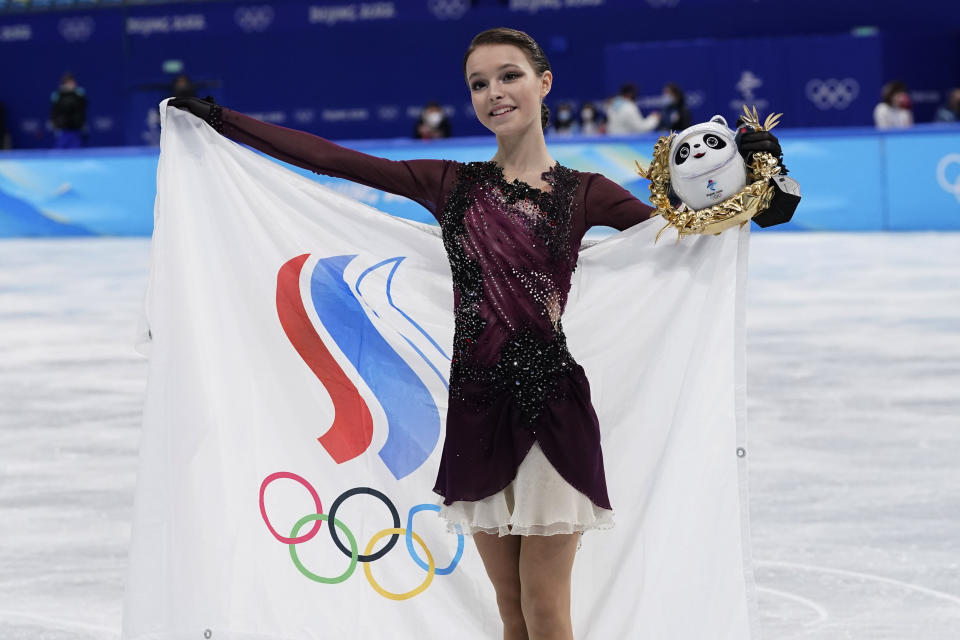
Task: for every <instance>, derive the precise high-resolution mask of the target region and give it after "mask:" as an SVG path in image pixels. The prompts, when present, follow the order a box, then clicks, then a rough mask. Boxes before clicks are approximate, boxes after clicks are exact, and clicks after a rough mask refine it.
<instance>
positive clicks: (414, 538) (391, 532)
mask: <svg viewBox="0 0 960 640" xmlns="http://www.w3.org/2000/svg"><path fill="white" fill-rule="evenodd" d="M284 478H286V479H289V480H294V481H295V482H298V483H299V484H301V485H302V486H303V487H304V488H305V489H306V490H307V492H309V494H310V497H311V498H312V499H313V503H314V506H315V512H314V513H309V514H307V515H305V516H303V517H302V518H300V519H299V520H298V521H297V522H296V524H294V525H293V529H292V530H291V531H290V535H289V536H283V535H280V533H278V532H277V530H276V529H275V528H274V527H273V524H272V523H271V522H270V518H268V517H267V509H266V505H265V504H264V494H265V493H266V491H267V487H268V486H270V484H271V483H272V482H274V481H275V480H280V479H284ZM364 494H366V495H370V496H373V497H374V498H377V499H378V500H380V501H381V502H383V504H384V505H386V507H387V509H388V510H389V511H390V516H391V518H392V520H393V526H392V527H389V528H386V529H383V530H382V531H379V532H377V533H375V534H374V535H373V537H372V538H370V540H369V541H368V542H367V545H366V547H365V548H364V550H363V553H362V554H361V553H360V546H359V544H358V543H357V539H356V536H354V534H353V532H352V531H351V530H350V529H349V528H348V527H347V525H346V524H344V523H343V522H342V521H341V520H338V519H337V518H336V514H337V510H339V509H340V507H342V506H343V503H344V502H345V501H346V500H347V499H349V498H351V497H353V496H356V495H364ZM420 511H437V512H439V511H440V506H439V505H435V504H419V505H417V506H415V507H412V508H411V509H410V511H409V512H408V513H407V522H406V525H407V526H406V527H405V528H403V527H401V526H400V514H399V512H398V511H397V508H396V507H395V506H394V504H393V502H391V501H390V499H389V498H388V497H387V496H386V495H384V494H383V493H381V492H380V491H377V490H376V489H372V488H370V487H356V488H354V489H350V490H348V491H345V492H343V493H341V494H340V496H339V497H337V499H336V500H334V501H333V504H332V505H331V506H330V511H329V512H328V513H324V512H323V505H322V504H321V502H320V495H319V494H318V493H317V490H316V489H314V487H313V485H311V484H310V483H309V482H308V481H307V480H306V479H304V478H303V477H302V476H299V475H297V474H295V473H291V472H289V471H278V472H276V473H272V474H270V475H268V476H267V477H266V478H264V480H263V482H262V483H261V485H260V515H261V516H262V517H263V522H264V523H265V524H266V525H267V529H269V530H270V533H271V535H273V537H274V538H276V539H277V540H278V541H279V542H282V543H283V544H285V545H288V546H289V547H290V559H291V560H292V561H293V565H294V566H295V567H296V568H297V570H298V571H299V572H300V573H301V574H303V575H304V576H305V577H307V578H309V579H310V580H312V581H314V582H319V583H321V584H340V583H341V582H344V581H346V580H347V579H349V578H350V576H352V575H353V573H354V571H355V570H356V568H357V563H358V562H359V563H363V573H364V574H365V575H366V576H367V582H369V583H370V586H371V587H373V589H374V591H376V592H377V593H379V594H380V595H381V596H383V597H384V598H388V599H390V600H408V599H410V598H412V597H414V596H416V595H418V594H420V593H423V592H424V591H425V590H426V589H427V587H429V586H430V584H431V583H432V582H433V578H434V576H443V575H449V574H451V573H453V571H454V569H456V568H457V565H458V564H459V563H460V559H461V557H462V556H463V548H464V539H463V533H458V534H457V552H456V553H455V554H454V556H453V559H452V560H451V561H450V564H448V565H447V566H446V567H443V568H440V569H438V568H437V566H436V563H435V561H434V558H433V554H432V553H430V549H428V548H427V545H426V543H425V542H424V541H423V538H421V537H420V536H419V535H417V534H416V533H415V532H414V530H413V517H414V516H415V515H416V514H417V513H419V512H420ZM321 522H326V523H327V531H329V532H330V537H331V538H332V539H333V543H334V544H335V545H336V546H337V548H338V549H340V551H341V552H342V553H343V554H344V555H345V556H346V557H348V558H349V559H350V564H349V565H348V566H347V568H346V570H344V571H343V573H341V574H340V575H336V576H322V575H319V574H316V573H314V572H313V571H311V570H310V569H308V568H307V567H306V566H304V564H303V562H301V560H300V557H299V555H298V554H297V545H299V544H303V543H305V542H309V541H310V540H312V539H313V538H314V537H315V536H316V535H317V533H318V532H319V531H320V527H321ZM309 523H313V524H312V525H311V526H310V529H309V531H307V532H306V533H303V534H301V533H300V531H301V530H302V529H303V528H304V527H305V526H307V525H308V524H309ZM457 528H458V529H459V525H458V527H457ZM337 529H339V530H340V531H341V532H343V536H344V537H345V538H346V544H345V543H344V541H343V540H342V539H341V538H340V535H339V534H338V533H337ZM387 536H390V540H389V541H388V542H387V544H386V545H384V547H383V548H382V549H380V550H379V551H377V552H376V553H373V547H374V545H375V544H376V543H377V542H378V541H379V540H380V539H381V538H385V537H387ZM400 536H403V537H404V540H405V542H406V547H407V552H408V553H409V554H410V557H411V558H412V559H413V561H414V562H415V563H416V564H417V566H419V567H420V568H421V569H423V570H424V571H426V577H424V579H423V582H421V583H420V584H419V585H418V586H416V587H415V588H413V589H411V590H410V591H406V592H403V593H394V592H391V591H388V590H386V589H384V588H383V587H382V586H381V585H380V584H379V583H378V582H377V581H376V579H375V578H374V577H373V571H372V570H371V568H370V564H371V563H372V562H374V561H375V560H379V559H380V558H382V557H383V556H385V555H386V554H387V553H389V552H390V550H391V549H393V547H394V546H396V544H397V540H399V537H400ZM414 542H416V543H417V545H419V547H420V548H421V549H422V550H423V553H424V555H425V556H426V561H424V560H423V559H422V558H421V557H420V555H419V554H418V553H417V551H416V549H415V548H414V545H413V543H414Z"/></svg>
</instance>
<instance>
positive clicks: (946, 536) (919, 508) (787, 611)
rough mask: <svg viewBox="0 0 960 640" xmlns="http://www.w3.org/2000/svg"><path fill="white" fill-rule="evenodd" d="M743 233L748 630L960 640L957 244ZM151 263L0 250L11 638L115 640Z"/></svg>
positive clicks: (95, 245)
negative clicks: (142, 312)
mask: <svg viewBox="0 0 960 640" xmlns="http://www.w3.org/2000/svg"><path fill="white" fill-rule="evenodd" d="M751 243H752V244H751V248H750V251H751V256H750V284H749V286H748V308H747V338H748V339H747V367H748V369H747V375H748V392H747V393H748V410H749V426H748V434H749V443H750V446H749V449H748V456H749V461H750V486H751V503H750V515H751V525H752V531H753V550H754V566H755V571H756V577H757V584H758V587H759V596H760V623H761V625H760V627H761V631H762V638H763V639H764V640H793V639H800V638H803V639H805V640H806V639H816V640H836V639H842V638H850V639H863V640H887V639H888V640H906V639H914V638H916V639H923V640H947V639H951V640H953V639H956V638H960V464H958V463H960V234H946V233H944V234H936V233H915V234H913V233H912V234H906V233H905V234H882V233H866V234H852V233H832V234H815V233H804V234H800V233H797V234H755V235H754V237H753V238H752V241H751ZM148 259H149V243H148V241H147V240H145V239H134V240H125V239H95V240H6V241H2V242H0V638H3V639H5V640H20V639H27V638H29V639H31V640H37V639H55V638H104V639H106V638H117V637H118V636H119V626H120V616H121V600H122V594H123V582H124V576H125V569H126V562H127V547H128V542H129V536H130V521H131V517H132V503H133V489H134V482H135V478H136V467H137V446H138V440H139V419H140V411H141V403H142V399H143V394H144V387H145V384H146V379H145V375H146V363H145V361H144V360H143V359H142V358H141V357H140V356H138V355H136V354H135V353H134V351H133V348H132V343H133V339H134V334H135V328H136V320H137V315H138V311H139V305H140V302H141V298H142V294H143V288H144V283H145V278H146V268H147V263H148ZM623 613H624V615H629V614H630V612H627V611H625V612H623ZM691 615H696V611H691ZM657 640H660V639H657ZM695 640H701V639H695Z"/></svg>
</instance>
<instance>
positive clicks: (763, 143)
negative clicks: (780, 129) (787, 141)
mask: <svg viewBox="0 0 960 640" xmlns="http://www.w3.org/2000/svg"><path fill="white" fill-rule="evenodd" d="M737 150H738V151H740V155H741V156H743V159H744V160H746V161H747V163H748V164H749V163H750V160H751V156H752V155H753V154H754V153H757V152H762V151H765V152H767V153H769V154H770V155H772V156H773V157H774V158H779V157H780V156H781V154H783V151H782V150H781V149H780V141H779V140H777V137H776V136H775V135H773V134H772V133H770V132H769V131H745V132H743V133H738V134H737Z"/></svg>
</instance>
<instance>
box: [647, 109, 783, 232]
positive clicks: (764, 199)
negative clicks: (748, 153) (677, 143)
mask: <svg viewBox="0 0 960 640" xmlns="http://www.w3.org/2000/svg"><path fill="white" fill-rule="evenodd" d="M743 113H744V124H745V125H746V126H748V127H751V128H752V129H753V130H754V131H769V130H770V129H773V128H774V127H775V126H777V125H778V124H780V116H782V115H783V114H782V113H777V114H770V115H768V116H767V118H766V120H764V122H763V124H760V117H759V116H758V115H757V108H756V107H753V111H752V112H751V111H750V110H749V109H748V108H747V105H743ZM676 135H677V134H676V132H671V133H670V135H669V136H661V137H660V139H659V140H657V142H656V144H655V145H654V146H653V162H651V163H650V166H649V167H647V168H646V169H644V168H643V167H641V166H640V163H639V162H637V163H636V164H637V173H639V174H640V177H642V178H646V179H647V180H649V181H650V202H651V203H652V204H653V206H654V207H656V211H655V212H654V214H655V215H656V214H660V215H661V216H663V217H664V218H665V219H666V220H667V224H666V225H664V227H663V229H660V231H658V232H657V237H656V239H655V240H654V242H656V241H657V240H659V239H660V234H661V233H663V232H664V231H665V230H666V229H667V228H668V227H674V228H676V229H677V232H678V235H677V242H679V241H680V238H682V237H683V236H688V235H692V234H696V233H699V234H712V235H716V234H718V233H720V232H722V231H725V230H726V229H729V228H730V227H732V226H734V225H737V224H740V225H742V224H745V223H747V222H749V221H750V219H751V218H753V217H754V216H755V215H757V214H758V213H760V212H761V211H764V210H765V209H766V208H767V207H769V206H770V201H771V200H772V199H773V194H774V187H773V186H772V185H771V184H770V178H772V177H773V176H775V175H778V174H779V173H780V162H779V161H778V160H777V158H774V157H773V156H772V155H771V154H769V153H766V152H757V153H754V154H753V158H752V159H751V162H750V164H749V165H748V166H747V169H748V173H747V181H748V182H747V186H745V187H744V188H743V189H741V190H740V191H738V192H737V193H736V194H735V195H733V196H731V197H729V198H727V199H726V200H724V201H723V202H720V203H718V204H715V205H713V206H712V207H707V208H706V209H697V210H693V209H690V208H689V207H687V205H685V204H683V203H681V204H680V206H679V207H674V206H673V205H672V204H671V203H670V198H669V197H668V196H667V194H668V193H670V145H671V143H672V142H673V139H674V137H675V136H676Z"/></svg>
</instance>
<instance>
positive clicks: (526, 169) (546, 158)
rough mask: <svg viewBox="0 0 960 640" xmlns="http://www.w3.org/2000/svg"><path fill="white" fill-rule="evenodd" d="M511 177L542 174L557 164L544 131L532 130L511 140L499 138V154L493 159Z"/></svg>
mask: <svg viewBox="0 0 960 640" xmlns="http://www.w3.org/2000/svg"><path fill="white" fill-rule="evenodd" d="M492 160H493V162H495V163H497V164H498V165H500V166H501V167H503V168H504V170H506V172H507V173H509V174H510V175H526V174H533V173H536V174H538V175H539V174H540V173H541V172H543V171H547V170H548V169H550V167H552V166H553V165H554V164H556V161H555V160H554V159H553V158H551V157H550V152H549V151H548V150H547V143H546V141H544V139H543V130H542V129H540V130H534V129H532V128H531V130H529V131H528V132H526V133H524V134H522V135H519V136H514V137H511V138H501V137H499V136H497V152H496V153H495V154H494V156H493V158H492Z"/></svg>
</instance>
